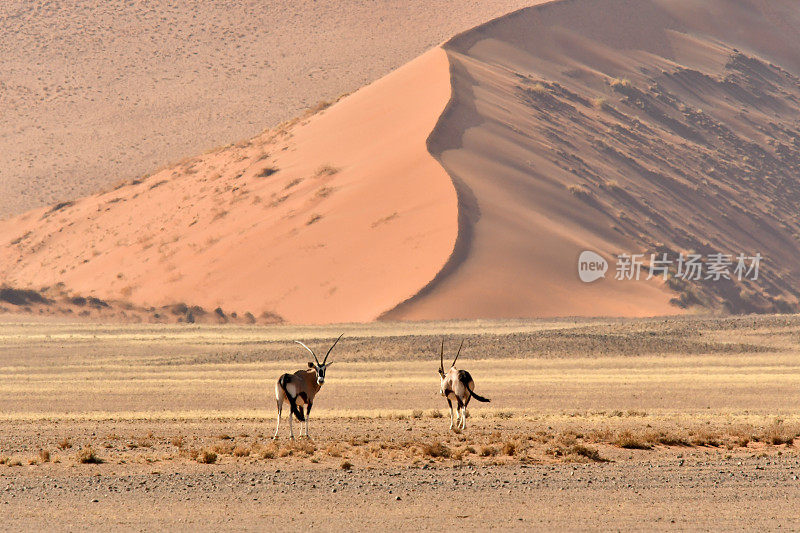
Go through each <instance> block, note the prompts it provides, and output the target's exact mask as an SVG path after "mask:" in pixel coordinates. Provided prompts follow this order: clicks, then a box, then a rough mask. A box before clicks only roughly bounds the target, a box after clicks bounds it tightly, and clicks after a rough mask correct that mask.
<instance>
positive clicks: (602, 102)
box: [592, 96, 608, 109]
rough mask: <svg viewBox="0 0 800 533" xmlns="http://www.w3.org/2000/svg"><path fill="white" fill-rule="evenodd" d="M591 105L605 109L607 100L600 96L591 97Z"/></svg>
mask: <svg viewBox="0 0 800 533" xmlns="http://www.w3.org/2000/svg"><path fill="white" fill-rule="evenodd" d="M592 106H594V107H595V108H597V109H606V108H607V107H608V100H606V99H605V98H603V97H602V96H598V97H597V98H592Z"/></svg>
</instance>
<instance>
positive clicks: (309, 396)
mask: <svg viewBox="0 0 800 533" xmlns="http://www.w3.org/2000/svg"><path fill="white" fill-rule="evenodd" d="M342 335H344V333H343V334H342ZM342 335H339V338H338V339H336V341H334V343H333V345H332V346H331V347H330V348H328V353H326V354H325V359H323V360H322V362H321V363H320V362H319V359H317V354H315V353H314V350H312V349H311V348H309V347H308V346H306V345H305V344H303V343H302V342H300V341H295V342H296V343H297V344H299V345H301V346H302V347H303V348H305V349H306V350H308V351H309V352H310V353H311V355H313V356H314V362H313V363H312V362H311V361H309V362H308V368H307V369H303V370H298V371H297V372H295V373H294V374H283V375H282V376H281V377H279V378H278V382H277V383H276V384H275V399H276V400H277V402H278V424H277V426H276V427H275V435H274V436H273V437H272V438H273V439H274V438H277V437H278V430H279V429H280V427H281V413H282V412H283V404H284V402H289V407H290V412H289V436H290V437H291V438H292V439H293V438H294V429H293V427H292V415H294V416H296V417H297V419H298V420H299V421H300V422H305V426H306V427H305V432H306V433H305V434H306V437H308V417H309V415H310V414H311V406H312V405H313V404H314V396H316V395H317V393H318V392H319V390H320V389H321V388H322V384H323V383H325V371H326V370H327V368H328V367H329V366H331V364H332V363H328V362H327V361H328V356H329V355H330V353H331V350H333V347H334V346H336V343H337V342H339V339H341V338H342ZM304 405H305V406H306V412H305V415H303V406H304ZM300 436H301V437H302V436H303V430H302V429H301V430H300Z"/></svg>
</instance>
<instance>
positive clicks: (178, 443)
mask: <svg viewBox="0 0 800 533" xmlns="http://www.w3.org/2000/svg"><path fill="white" fill-rule="evenodd" d="M172 445H173V446H175V447H176V448H183V436H178V437H172Z"/></svg>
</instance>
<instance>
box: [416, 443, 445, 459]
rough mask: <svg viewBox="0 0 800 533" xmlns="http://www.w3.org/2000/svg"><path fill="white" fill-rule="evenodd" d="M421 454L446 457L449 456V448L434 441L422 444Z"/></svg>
mask: <svg viewBox="0 0 800 533" xmlns="http://www.w3.org/2000/svg"><path fill="white" fill-rule="evenodd" d="M422 454H423V455H425V456H427V457H441V458H447V457H450V448H448V447H447V446H445V445H444V444H442V443H441V442H438V441H436V442H433V443H431V444H423V445H422Z"/></svg>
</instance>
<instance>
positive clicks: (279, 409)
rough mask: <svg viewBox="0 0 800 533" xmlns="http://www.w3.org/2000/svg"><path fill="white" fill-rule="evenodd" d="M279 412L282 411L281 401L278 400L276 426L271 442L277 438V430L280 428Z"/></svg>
mask: <svg viewBox="0 0 800 533" xmlns="http://www.w3.org/2000/svg"><path fill="white" fill-rule="evenodd" d="M281 411H283V401H282V400H278V425H276V426H275V435H273V436H272V438H273V440H274V439H277V438H278V430H279V429H280V428H281ZM290 414H291V413H290Z"/></svg>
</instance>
